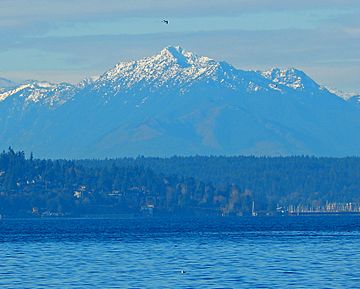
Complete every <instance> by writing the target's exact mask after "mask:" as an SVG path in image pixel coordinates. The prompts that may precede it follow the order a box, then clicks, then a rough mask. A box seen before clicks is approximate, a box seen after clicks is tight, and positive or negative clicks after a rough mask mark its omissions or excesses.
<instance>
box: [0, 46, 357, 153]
mask: <svg viewBox="0 0 360 289" xmlns="http://www.w3.org/2000/svg"><path fill="white" fill-rule="evenodd" d="M20 88H21V89H20ZM359 108H360V106H359V105H358V103H357V102H356V101H345V100H344V99H342V98H340V97H339V96H337V95H335V94H334V93H332V92H330V91H329V90H327V89H326V88H324V87H322V86H320V85H319V84H317V83H316V82H315V81H314V80H312V79H311V78H310V77H309V76H308V75H306V74H305V73H304V72H303V71H300V70H297V69H295V68H290V69H280V68H273V69H271V70H268V71H264V72H259V71H252V70H241V69H237V68H235V67H234V66H232V65H231V64H228V63H227V62H224V61H215V60H213V59H210V58H208V57H205V56H198V55H196V54H194V53H192V52H189V51H186V50H184V49H182V48H181V47H179V46H169V47H166V48H164V49H163V50H161V52H160V53H159V54H156V55H153V56H150V57H146V58H143V59H140V60H136V61H129V62H120V63H118V64H117V65H115V66H114V67H113V68H111V69H109V70H108V71H106V72H105V73H104V74H102V75H101V76H100V77H99V78H97V79H96V80H85V81H83V82H81V83H79V84H76V85H72V84H66V83H62V84H50V83H46V82H36V81H34V82H32V83H30V84H29V83H28V84H21V85H20V86H18V87H15V88H11V89H8V90H6V89H5V90H3V91H0V113H1V116H0V140H1V141H2V143H5V144H6V145H11V146H13V147H19V149H26V150H27V151H29V150H30V151H34V152H35V153H37V155H39V156H44V157H72V158H82V157H95V158H97V157H116V156H136V155H149V156H170V155H176V154H180V155H192V154H205V155H209V154H221V155H238V154H255V155H292V154H314V155H331V156H343V155H358V154H359V153H360V151H359V150H360V149H359V148H360V137H357V136H356V135H357V132H358V131H359V129H360V112H359ZM354 136H355V137H354ZM350 140H351V141H350ZM21 145H22V146H23V147H20V146H21Z"/></svg>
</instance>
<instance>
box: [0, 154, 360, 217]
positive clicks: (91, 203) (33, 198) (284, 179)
mask: <svg viewBox="0 0 360 289" xmlns="http://www.w3.org/2000/svg"><path fill="white" fill-rule="evenodd" d="M328 202H338V203H349V202H352V203H360V159H359V158H356V157H349V158H316V157H307V156H296V157H244V156H239V157H222V156H216V157H215V156H209V157H201V156H194V157H172V158H147V157H138V158H122V159H114V160H109V159H106V160H76V161H75V160H44V159H36V158H34V156H33V155H32V154H30V155H29V156H26V154H25V153H24V152H22V151H20V152H15V151H14V150H13V149H11V148H9V149H8V150H7V151H3V152H2V153H1V154H0V215H2V216H8V217H40V216H43V217H44V216H59V217H60V216H70V217H82V216H94V217H95V216H141V217H146V216H191V215H193V216H202V215H206V216H209V215H214V216H216V215H224V216H227V215H238V216H241V215H250V214H252V212H253V210H254V209H255V210H256V212H257V213H259V214H264V215H265V214H268V215H273V214H277V213H278V208H279V207H281V208H286V207H288V206H299V205H302V206H319V205H324V204H325V203H328Z"/></svg>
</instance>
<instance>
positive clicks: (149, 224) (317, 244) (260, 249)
mask: <svg viewBox="0 0 360 289" xmlns="http://www.w3.org/2000/svg"><path fill="white" fill-rule="evenodd" d="M181 271H185V272H183V273H182V272H181ZM0 288H360V217H292V218H290V217H289V218H287V217H283V218H257V217H256V218H238V219H224V218H222V219H210V220H195V221H194V220H192V221H186V220H156V219H153V220H0Z"/></svg>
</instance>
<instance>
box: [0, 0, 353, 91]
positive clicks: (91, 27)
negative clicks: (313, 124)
mask: <svg viewBox="0 0 360 289" xmlns="http://www.w3.org/2000/svg"><path fill="white" fill-rule="evenodd" d="M359 15H360V1H359V0H326V1H324V0H316V1H314V0H312V1H310V0H302V1H292V0H288V1H283V0H206V1H205V0H197V1H194V0H191V1H190V0H182V1H172V0H168V1H164V0H156V1H155V0H116V1H115V0H102V1H100V0H72V1H69V0H61V1H59V0H51V1H50V0H1V1H0V77H6V78H9V79H13V80H16V81H20V80H24V79H29V78H32V79H40V80H49V81H53V82H60V81H68V82H78V81H80V80H81V79H83V78H84V77H87V76H92V75H99V74H102V73H103V72H105V71H106V70H107V69H109V68H110V67H112V66H114V65H115V64H116V63H117V62H119V61H126V60H132V59H138V58H142V57H145V56H150V55H153V54H155V53H157V52H158V51H160V50H161V49H162V48H163V47H165V46H168V45H180V46H182V47H183V48H185V49H187V50H191V51H193V52H195V53H197V54H201V55H207V56H209V57H212V58H214V59H218V60H225V61H228V62H230V63H231V64H233V65H235V66H236V67H238V68H240V69H258V70H264V69H268V68H270V67H297V68H299V69H302V70H304V71H305V72H307V73H308V74H309V75H310V76H311V77H313V78H314V79H315V80H316V81H317V82H319V83H320V84H324V85H327V86H330V87H334V88H338V89H341V90H344V91H355V92H359V93H360V81H359V79H360V77H359V75H360V17H359ZM163 18H166V19H169V20H170V24H169V25H165V24H162V23H161V20H162V19H163Z"/></svg>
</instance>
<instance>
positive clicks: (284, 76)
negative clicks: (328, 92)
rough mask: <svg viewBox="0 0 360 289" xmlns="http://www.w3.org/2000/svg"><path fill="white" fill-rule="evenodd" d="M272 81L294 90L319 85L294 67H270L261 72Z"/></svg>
mask: <svg viewBox="0 0 360 289" xmlns="http://www.w3.org/2000/svg"><path fill="white" fill-rule="evenodd" d="M261 74H262V76H264V77H265V78H267V79H270V80H271V81H272V82H275V83H278V84H281V85H285V86H288V87H290V88H292V89H295V90H306V89H307V88H318V87H319V85H318V84H317V83H316V82H315V81H313V80H312V79H311V78H310V77H309V76H308V75H307V74H306V73H305V72H303V71H301V70H298V69H296V68H293V67H291V68H286V69H282V68H278V67H276V68H272V69H270V70H267V71H264V72H262V73H261Z"/></svg>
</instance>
